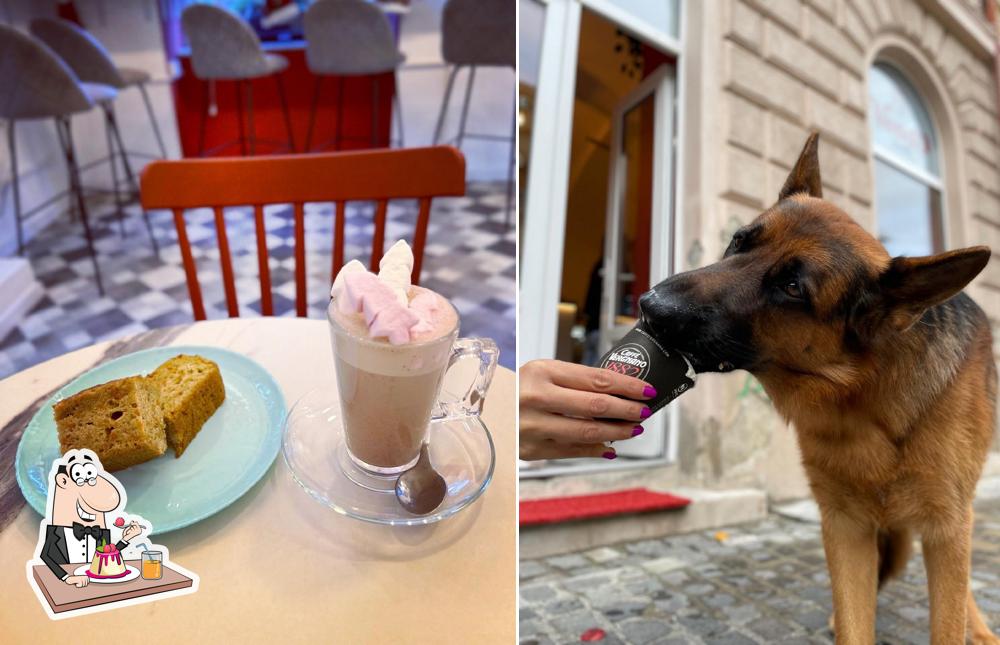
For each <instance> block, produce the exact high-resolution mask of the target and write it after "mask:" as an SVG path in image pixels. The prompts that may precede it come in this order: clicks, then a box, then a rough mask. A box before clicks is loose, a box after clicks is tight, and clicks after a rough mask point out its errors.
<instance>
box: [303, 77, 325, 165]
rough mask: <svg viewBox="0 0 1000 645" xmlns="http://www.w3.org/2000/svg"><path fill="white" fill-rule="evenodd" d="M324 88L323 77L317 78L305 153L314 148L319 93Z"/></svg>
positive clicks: (307, 129)
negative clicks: (313, 140)
mask: <svg viewBox="0 0 1000 645" xmlns="http://www.w3.org/2000/svg"><path fill="white" fill-rule="evenodd" d="M322 87H323V77H322V76H317V77H316V84H315V86H314V87H313V100H312V107H311V108H310V109H309V127H308V128H306V147H305V148H303V150H302V151H303V152H309V149H310V148H311V147H312V138H313V127H314V126H315V125H316V108H317V107H318V106H319V93H320V89H321V88H322Z"/></svg>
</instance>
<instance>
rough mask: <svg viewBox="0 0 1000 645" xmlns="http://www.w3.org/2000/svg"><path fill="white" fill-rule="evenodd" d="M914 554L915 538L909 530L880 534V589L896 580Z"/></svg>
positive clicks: (894, 530)
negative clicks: (893, 579)
mask: <svg viewBox="0 0 1000 645" xmlns="http://www.w3.org/2000/svg"><path fill="white" fill-rule="evenodd" d="M912 553H913V536H912V535H910V532H909V531H908V530H907V529H893V530H891V531H879V532H878V588H879V589H881V588H882V585H884V584H885V583H886V582H888V581H889V580H890V579H892V578H895V577H896V576H898V575H899V574H900V573H902V572H903V569H905V568H906V563H907V561H908V560H909V559H910V554H912Z"/></svg>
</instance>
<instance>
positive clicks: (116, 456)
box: [52, 376, 167, 471]
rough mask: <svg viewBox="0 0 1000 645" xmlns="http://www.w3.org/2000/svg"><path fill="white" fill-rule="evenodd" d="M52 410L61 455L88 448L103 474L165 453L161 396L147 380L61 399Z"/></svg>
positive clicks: (111, 384)
mask: <svg viewBox="0 0 1000 645" xmlns="http://www.w3.org/2000/svg"><path fill="white" fill-rule="evenodd" d="M52 411H53V413H54V415H55V418H56V428H57V429H58V433H59V446H60V447H61V448H62V451H63V453H65V452H66V451H67V450H70V449H71V448H90V449H91V450H93V451H94V452H95V453H97V456H98V457H99V458H100V460H101V463H102V464H103V465H104V468H105V469H106V470H109V471H114V470H121V469H122V468H128V467H129V466H134V465H135V464H139V463H142V462H144V461H148V460H150V459H153V458H154V457H159V456H160V455H162V454H163V453H165V452H166V451H167V439H166V433H165V431H164V423H163V411H162V410H161V409H160V402H159V396H158V394H157V391H156V386H155V384H154V383H152V382H151V381H150V380H149V379H147V378H145V377H142V376H129V377H128V378H123V379H118V380H117V381H110V382H108V383H104V384H102V385H95V386H94V387H91V388H88V389H86V390H83V391H82V392H78V393H76V394H74V395H73V396H71V397H68V398H65V399H63V400H62V401H59V402H58V403H56V404H55V405H54V406H53V407H52Z"/></svg>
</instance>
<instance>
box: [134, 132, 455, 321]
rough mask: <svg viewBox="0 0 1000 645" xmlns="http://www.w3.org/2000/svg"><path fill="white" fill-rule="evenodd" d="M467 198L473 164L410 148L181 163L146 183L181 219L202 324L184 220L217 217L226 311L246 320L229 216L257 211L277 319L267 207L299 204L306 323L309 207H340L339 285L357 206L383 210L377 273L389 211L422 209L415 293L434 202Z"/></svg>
mask: <svg viewBox="0 0 1000 645" xmlns="http://www.w3.org/2000/svg"><path fill="white" fill-rule="evenodd" d="M464 194H465V158H464V157H463V156H462V153H461V152H459V151H458V150H456V149H455V148H452V147H448V146H436V147H432V148H407V149H398V150H373V151H360V152H334V153H323V154H306V155H275V156H270V157H251V158H243V157H234V158H225V159H182V160H179V161H153V162H152V163H150V164H149V165H147V166H146V167H145V169H143V171H142V177H141V178H140V196H141V200H142V206H143V208H145V209H147V210H149V209H156V208H168V209H171V210H173V213H174V225H175V226H176V228H177V241H178V244H179V245H180V247H181V257H182V258H183V261H184V271H185V274H186V275H187V285H188V293H189V295H190V296H191V308H192V310H193V311H194V317H195V320H204V319H205V306H204V304H203V302H202V298H201V287H200V285H199V283H198V275H197V272H196V270H195V263H194V258H193V256H192V254H191V245H190V242H189V241H188V237H187V232H186V225H185V221H184V210H185V209H188V208H201V207H212V208H213V209H214V211H215V234H216V239H217V240H218V245H219V262H220V264H221V266H222V279H223V286H224V287H225V291H226V306H227V309H228V311H229V315H230V316H231V317H236V316H239V306H238V303H237V301H236V287H235V282H234V276H233V265H232V260H231V257H230V252H229V242H228V239H227V237H226V224H225V219H224V217H223V208H224V207H226V206H253V208H254V217H255V220H256V238H257V263H258V271H259V276H260V289H261V313H262V314H264V315H265V316H269V315H273V314H274V310H273V307H272V300H271V277H270V270H269V268H268V262H267V242H266V240H267V232H266V230H265V227H264V206H265V205H267V204H292V205H293V208H294V217H295V309H296V313H297V314H298V315H299V316H305V315H306V308H307V300H306V253H305V211H304V204H305V203H306V202H333V203H334V204H336V221H335V223H334V226H333V253H332V256H333V257H332V261H331V270H330V281H331V283H332V282H333V280H334V278H336V276H337V272H338V271H340V268H341V267H342V266H343V264H344V223H345V219H346V205H347V202H349V201H366V202H367V201H374V202H375V203H376V208H375V216H374V218H375V222H374V224H375V231H374V234H373V235H372V254H371V269H372V270H373V271H375V270H377V269H378V265H379V261H380V260H381V259H382V253H383V250H384V249H383V247H384V243H385V220H386V209H387V206H388V202H389V200H390V199H414V198H415V199H417V200H419V202H420V210H419V214H418V215H417V222H416V226H415V230H414V233H413V242H412V247H413V257H414V264H413V283H414V284H418V283H419V281H420V270H421V267H422V263H423V254H424V245H425V243H426V240H427V223H428V221H429V218H430V212H431V200H432V199H433V198H434V197H440V196H446V195H464Z"/></svg>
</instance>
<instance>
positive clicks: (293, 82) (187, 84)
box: [173, 43, 396, 157]
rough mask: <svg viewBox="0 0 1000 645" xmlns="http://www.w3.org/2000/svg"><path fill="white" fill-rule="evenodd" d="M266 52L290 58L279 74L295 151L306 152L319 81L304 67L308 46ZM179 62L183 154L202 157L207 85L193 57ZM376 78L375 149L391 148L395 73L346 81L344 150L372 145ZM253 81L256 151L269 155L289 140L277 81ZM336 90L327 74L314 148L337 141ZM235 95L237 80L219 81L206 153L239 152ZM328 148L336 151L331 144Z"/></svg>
mask: <svg viewBox="0 0 1000 645" xmlns="http://www.w3.org/2000/svg"><path fill="white" fill-rule="evenodd" d="M265 49H267V50H268V51H269V52H272V53H276V54H280V55H282V56H284V57H285V58H287V59H288V63H289V65H288V68H287V69H286V70H285V71H284V72H282V73H281V80H282V82H283V83H284V87H285V97H286V99H287V101H288V109H289V113H290V115H291V120H292V132H293V133H294V135H295V150H296V152H303V146H304V144H305V139H306V129H307V128H308V126H309V110H310V107H311V105H312V101H313V92H314V89H315V87H316V77H315V76H313V75H312V74H311V73H310V72H309V69H308V67H307V66H306V59H305V45H304V43H291V44H284V43H282V44H274V45H270V44H267V45H265ZM178 60H179V62H180V66H181V71H182V73H181V76H180V78H178V79H177V80H175V81H174V82H173V92H174V105H175V110H176V113H177V126H178V131H179V133H180V139H181V150H182V152H183V154H184V156H185V157H194V156H197V155H198V133H199V128H200V126H201V115H202V112H203V111H204V110H205V97H204V91H205V89H204V87H205V83H204V82H203V81H201V80H199V79H197V78H196V77H195V75H194V72H193V70H192V69H191V59H190V57H189V56H187V55H184V54H182V55H180V56H179V59H178ZM376 78H378V82H379V89H378V106H377V123H378V132H377V133H376V134H377V137H376V138H377V146H378V147H385V146H388V145H389V136H390V132H391V127H392V126H391V118H392V97H393V93H394V92H395V89H396V88H395V79H394V75H393V74H392V73H391V72H388V73H385V74H381V75H378V76H377V77H376V76H349V77H345V78H344V97H343V103H342V104H341V105H342V107H343V110H344V114H343V132H342V133H341V146H340V147H341V149H358V148H369V147H371V144H372V141H371V132H372V109H371V106H372V101H373V95H372V84H373V82H374V80H375V79H376ZM252 83H253V107H254V115H253V118H254V131H255V133H256V138H257V146H256V153H257V154H267V153H271V152H278V151H281V147H282V146H284V145H285V142H286V141H287V139H288V136H287V134H286V131H285V122H284V118H283V116H282V113H281V102H280V100H279V98H278V85H277V82H276V81H275V79H274V77H273V76H270V77H265V78H259V79H256V80H254V81H252ZM337 88H338V78H337V77H333V76H329V77H325V78H324V79H323V85H322V91H321V93H320V101H319V105H318V107H317V111H316V124H315V127H314V130H313V137H312V146H313V148H314V149H315V148H316V147H317V146H318V145H320V144H324V143H327V142H330V140H331V139H333V136H334V132H335V128H336V123H337V108H338V100H339V98H338V96H337ZM236 91H237V89H236V82H235V81H216V82H215V102H216V105H217V106H218V113H217V114H216V115H215V116H208V117H207V122H206V126H205V150H207V151H211V150H213V149H214V148H217V147H218V146H220V145H222V144H224V143H227V142H233V145H231V146H227V147H226V148H224V149H222V150H217V151H215V152H213V155H215V156H221V155H227V156H231V155H239V154H240V147H239V145H238V144H237V143H236V141H237V139H238V138H239V123H238V120H237V118H238V117H237V114H238V111H237V103H236ZM244 101H245V97H244ZM243 118H244V128H246V127H247V125H246V119H247V113H246V110H245V109H244V112H243ZM327 149H328V150H332V149H333V148H332V145H331V147H329V148H327ZM248 153H249V151H248Z"/></svg>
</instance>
